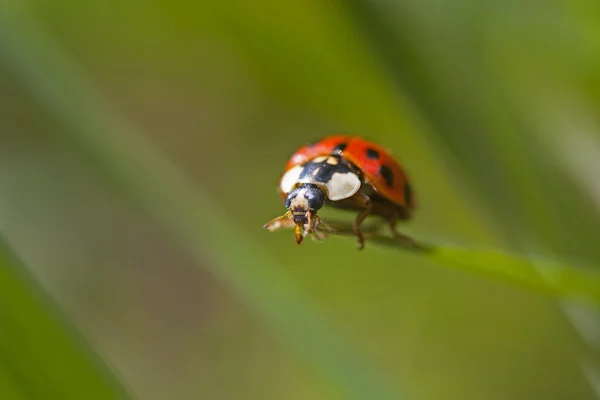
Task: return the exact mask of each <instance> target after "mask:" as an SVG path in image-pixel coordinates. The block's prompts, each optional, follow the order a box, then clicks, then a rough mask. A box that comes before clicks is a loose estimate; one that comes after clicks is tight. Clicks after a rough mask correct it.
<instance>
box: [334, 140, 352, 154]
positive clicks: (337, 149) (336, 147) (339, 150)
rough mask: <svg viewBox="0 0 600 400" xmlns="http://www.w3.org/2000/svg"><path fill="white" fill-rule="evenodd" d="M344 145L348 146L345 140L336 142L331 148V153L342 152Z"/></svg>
mask: <svg viewBox="0 0 600 400" xmlns="http://www.w3.org/2000/svg"><path fill="white" fill-rule="evenodd" d="M346 146H348V143H346V142H342V143H339V144H337V145H336V146H335V147H334V148H333V149H331V154H342V152H343V151H344V149H345V148H346Z"/></svg>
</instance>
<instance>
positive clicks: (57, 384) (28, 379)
mask: <svg viewBox="0 0 600 400" xmlns="http://www.w3.org/2000/svg"><path fill="white" fill-rule="evenodd" d="M0 292H1V293H2V296H1V297H0V321H1V324H0V360H1V361H0V377H1V378H0V393H2V398H3V399H49V398H56V399H65V400H67V399H73V400H75V399H83V398H85V399H127V398H129V396H128V395H127V393H126V391H125V389H124V388H123V387H122V385H121V384H120V383H119V381H118V380H117V378H115V377H114V376H113V375H112V373H111V372H110V371H109V370H108V368H107V367H106V366H105V365H104V364H103V362H102V361H101V360H100V359H99V358H98V357H97V356H96V354H94V353H93V351H92V350H91V349H90V348H89V346H88V345H87V343H85V342H84V341H83V340H82V338H81V337H79V336H78V335H77V334H76V333H75V331H74V329H73V328H72V327H70V326H69V324H68V323H66V322H65V321H64V320H63V319H62V318H61V316H60V315H59V314H58V312H57V310H56V308H55V306H54V305H53V304H52V301H51V300H50V299H49V298H48V297H47V296H46V295H45V294H44V293H43V290H42V289H41V288H40V287H39V286H38V285H37V284H36V283H35V282H34V280H33V279H32V277H31V276H29V275H28V274H27V272H26V268H25V267H24V266H23V264H22V263H21V262H20V261H19V260H18V259H17V258H16V256H15V254H14V252H13V251H12V250H11V249H10V248H9V246H8V245H7V244H6V243H5V242H4V241H3V239H2V238H1V237H0Z"/></svg>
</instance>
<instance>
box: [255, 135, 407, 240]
mask: <svg viewBox="0 0 600 400" xmlns="http://www.w3.org/2000/svg"><path fill="white" fill-rule="evenodd" d="M278 190H279V193H280V195H281V197H282V198H283V200H284V201H285V207H286V208H287V209H288V211H287V212H286V213H285V214H283V215H282V216H280V217H277V218H275V219H273V220H271V221H269V222H268V223H266V224H265V225H264V227H265V228H266V229H268V230H270V231H274V230H277V229H279V228H288V227H289V228H291V227H294V231H295V236H296V242H297V243H298V244H300V243H302V240H303V239H304V237H305V236H306V235H308V234H309V233H312V234H314V236H315V238H317V239H321V238H323V233H322V232H320V231H319V229H318V228H319V224H321V221H320V219H319V217H318V216H317V211H318V210H320V209H321V208H322V207H323V206H324V205H329V206H332V207H337V208H341V209H345V210H350V211H357V212H358V215H357V216H356V219H355V220H354V223H353V225H352V233H353V234H354V235H355V236H356V238H357V241H358V248H359V249H362V248H363V247H364V237H363V234H362V233H361V230H360V226H361V223H362V222H363V221H364V220H365V218H367V216H369V215H378V216H380V217H383V219H384V220H386V221H387V222H388V223H389V226H390V228H391V230H392V233H393V235H394V237H396V238H402V239H404V240H406V241H408V242H409V243H411V244H413V245H414V244H415V243H414V241H413V240H412V239H411V238H409V237H406V236H404V235H401V234H400V233H398V232H397V231H396V222H397V221H398V220H408V219H410V218H411V216H412V212H413V209H414V208H415V199H414V193H413V191H412V189H411V186H410V184H409V182H408V180H407V177H406V174H405V173H404V170H403V168H402V166H401V165H400V164H399V163H398V162H397V161H396V160H394V158H393V157H392V155H391V154H390V153H389V152H388V151H387V150H385V149H384V148H382V147H380V146H378V145H377V144H375V143H372V142H370V141H367V140H365V139H362V138H360V137H357V136H345V135H334V136H327V137H325V138H323V139H322V140H320V141H319V142H317V143H314V144H309V145H306V146H304V147H301V148H300V149H299V150H298V151H296V152H295V153H294V154H293V155H292V156H291V158H290V159H289V161H288V162H287V165H286V166H285V170H284V173H283V175H282V176H281V179H280V180H279V187H278ZM322 225H323V226H325V225H324V224H322ZM340 233H341V232H340Z"/></svg>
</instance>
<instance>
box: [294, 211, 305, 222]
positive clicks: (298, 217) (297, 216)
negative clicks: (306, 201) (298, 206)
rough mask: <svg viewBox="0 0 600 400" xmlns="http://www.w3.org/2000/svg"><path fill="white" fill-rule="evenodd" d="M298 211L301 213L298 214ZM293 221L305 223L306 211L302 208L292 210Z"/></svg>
mask: <svg viewBox="0 0 600 400" xmlns="http://www.w3.org/2000/svg"><path fill="white" fill-rule="evenodd" d="M300 212H302V214H300ZM294 223H296V224H302V225H304V224H307V223H308V217H307V216H306V211H304V210H302V211H299V210H295V211H294Z"/></svg>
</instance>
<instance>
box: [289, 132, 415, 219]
mask: <svg viewBox="0 0 600 400" xmlns="http://www.w3.org/2000/svg"><path fill="white" fill-rule="evenodd" d="M344 144H345V146H343V147H344V148H343V149H341V150H334V149H336V148H339V147H340V145H344ZM368 150H373V151H375V152H377V154H378V157H369V156H368V153H370V154H373V153H372V152H368ZM335 153H337V154H339V155H340V156H342V158H345V159H347V160H348V161H350V162H351V163H352V164H354V165H355V166H356V167H357V168H358V169H360V170H361V171H362V172H363V173H364V175H365V181H366V183H368V184H370V185H372V186H373V187H374V188H375V190H376V191H377V192H378V193H379V194H381V195H382V196H383V197H385V198H387V199H388V200H391V201H393V202H394V203H396V204H398V205H401V206H404V207H408V208H415V207H416V203H415V196H414V193H413V191H412V190H411V187H410V184H409V182H408V179H407V177H406V174H405V172H404V169H403V168H402V166H401V165H400V163H398V162H397V161H396V160H395V159H394V158H393V157H392V155H391V154H390V152H389V151H388V150H386V149H384V148H383V147H381V146H379V145H377V144H375V143H373V142H370V141H368V140H365V139H363V138H361V137H358V136H347V135H333V136H327V137H325V138H323V139H321V140H320V141H318V142H316V143H314V144H309V145H306V146H303V147H301V148H300V149H298V150H297V151H296V152H295V153H294V154H293V155H292V156H291V157H290V159H289V160H288V162H287V164H286V166H285V171H288V170H290V169H291V168H293V167H295V166H297V165H302V164H304V163H306V162H307V161H309V160H312V159H314V158H315V157H319V156H325V155H330V154H335ZM382 166H383V167H384V168H385V167H387V168H389V170H390V171H391V174H392V178H393V181H392V185H389V184H388V181H387V180H386V178H385V177H384V176H383V174H382V173H381V172H382V171H381V168H382ZM285 171H284V172H285ZM384 171H385V169H384ZM281 195H282V196H283V197H285V196H287V193H281Z"/></svg>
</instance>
